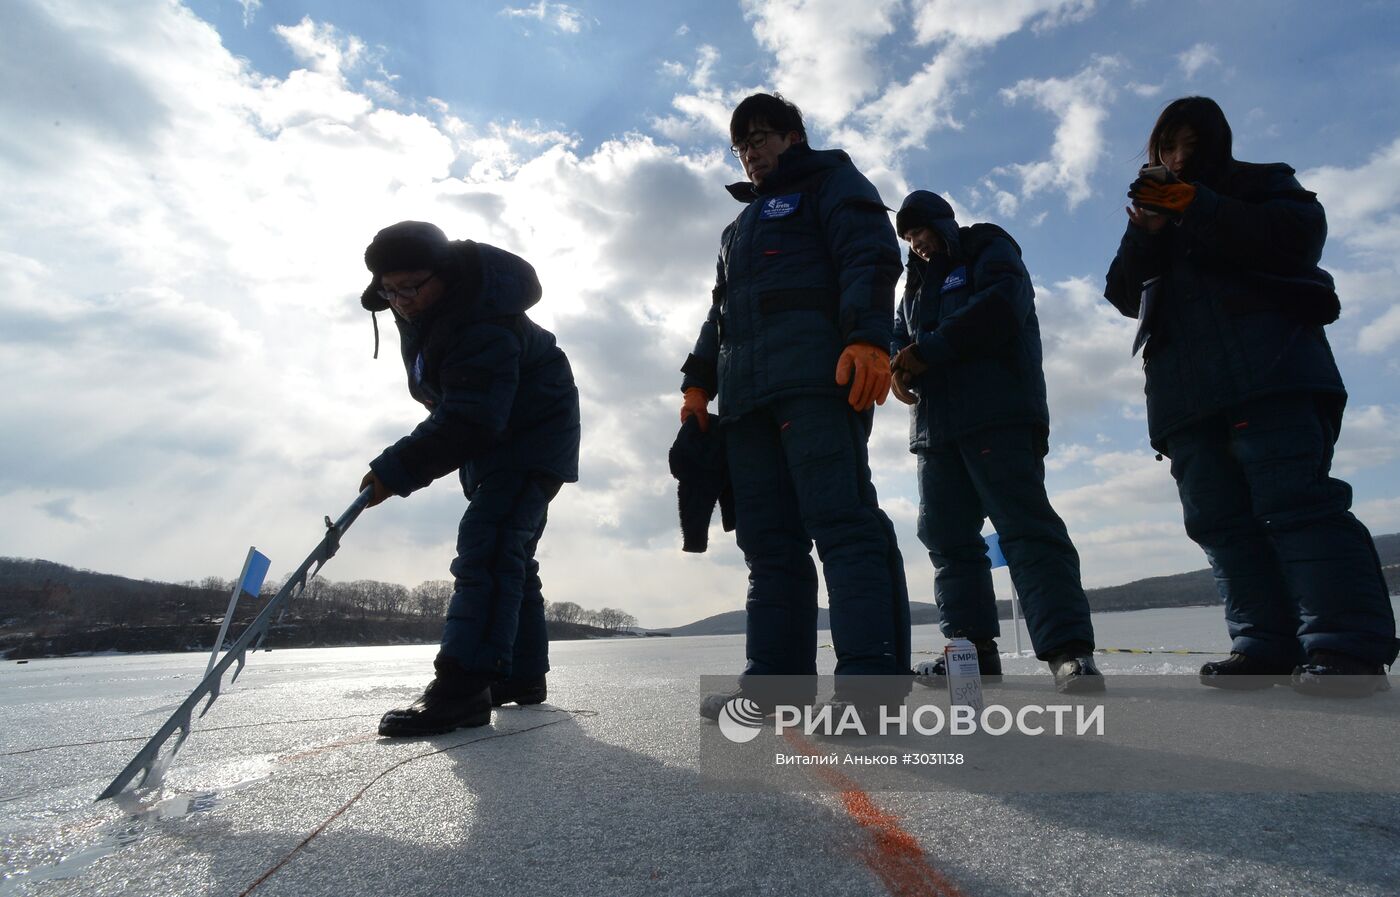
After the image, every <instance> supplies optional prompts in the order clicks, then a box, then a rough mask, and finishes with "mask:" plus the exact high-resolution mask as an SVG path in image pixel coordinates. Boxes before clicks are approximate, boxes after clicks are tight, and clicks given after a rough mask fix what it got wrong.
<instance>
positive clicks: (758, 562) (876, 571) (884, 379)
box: [681, 94, 909, 716]
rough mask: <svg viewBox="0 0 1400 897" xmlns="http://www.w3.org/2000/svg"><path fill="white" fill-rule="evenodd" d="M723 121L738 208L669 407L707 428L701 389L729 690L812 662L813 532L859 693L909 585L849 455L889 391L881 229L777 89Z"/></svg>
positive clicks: (887, 288)
mask: <svg viewBox="0 0 1400 897" xmlns="http://www.w3.org/2000/svg"><path fill="white" fill-rule="evenodd" d="M730 135H731V139H732V140H733V146H732V147H731V151H732V152H733V153H734V155H736V156H738V157H739V160H740V161H741V163H742V164H743V166H744V172H745V174H747V175H748V178H749V180H748V182H747V183H739V184H735V185H732V186H730V187H729V192H730V193H731V194H732V195H733V196H734V198H735V199H737V200H739V201H740V202H742V203H744V210H743V211H742V212H740V213H739V216H738V217H737V218H735V219H734V221H733V223H731V224H730V225H729V226H728V227H726V228H725V230H724V234H723V236H722V238H721V246H720V254H719V262H718V265H717V277H716V284H715V289H714V293H713V300H714V301H713V304H712V305H711V306H710V313H709V315H708V317H707V318H706V320H705V323H704V325H703V326H702V327H701V329H700V337H699V339H698V340H697V341H696V344H695V349H694V351H693V352H692V353H691V355H690V357H689V358H688V359H687V360H686V363H685V365H684V367H683V368H682V371H683V372H684V374H685V378H684V380H683V382H682V385H681V389H682V391H683V392H684V395H685V399H684V403H683V405H682V410H681V420H682V421H684V420H686V419H687V418H690V417H692V416H695V417H697V418H698V419H699V422H700V424H701V426H702V427H708V426H710V425H711V424H710V422H709V421H710V417H709V414H708V410H707V405H708V402H709V400H710V399H711V398H714V397H715V396H716V395H718V398H719V413H718V418H719V423H720V424H721V428H722V431H723V434H724V441H725V448H726V457H727V462H728V470H729V477H730V481H731V484H732V487H733V491H734V504H735V517H736V531H737V536H738V542H739V547H740V548H741V549H742V550H743V552H744V560H745V562H746V563H747V565H748V568H749V589H748V602H747V612H748V637H747V642H746V652H747V656H748V663H747V665H746V666H745V669H744V676H743V680H742V688H743V690H744V692H745V694H746V695H747V696H749V697H751V698H753V699H754V700H756V701H757V702H758V703H759V704H760V706H763V705H771V704H772V703H774V701H773V700H772V695H769V694H765V693H764V688H765V682H764V677H768V676H772V675H788V676H812V675H815V673H816V671H817V666H816V664H817V661H816V655H817V638H816V634H817V571H816V567H815V565H814V564H813V563H812V558H811V552H812V544H813V543H814V542H815V543H816V546H817V551H818V553H819V554H820V556H821V561H822V567H823V572H824V573H825V576H826V587H827V594H828V597H829V599H830V606H831V636H832V642H833V643H834V646H835V650H836V676H837V694H838V698H840V699H846V698H849V699H850V700H851V701H852V702H853V703H855V704H857V705H862V706H861V708H860V709H866V708H869V707H873V706H874V704H876V703H879V702H882V701H886V700H895V699H898V700H902V698H903V695H905V694H907V692H908V684H907V678H906V677H907V674H908V671H909V596H908V592H907V590H906V588H905V584H904V572H903V561H902V559H901V558H900V555H899V549H898V547H897V545H896V543H895V534H894V527H893V526H892V525H891V524H890V521H889V518H887V517H886V516H885V514H884V513H883V512H882V511H881V510H880V507H879V504H878V502H877V500H876V495H875V487H874V485H873V484H872V483H871V479H870V467H869V462H868V459H867V454H866V443H867V440H868V439H869V436H870V427H871V422H872V419H873V416H874V408H873V406H874V405H875V404H876V403H883V402H884V400H885V397H886V395H887V394H888V391H889V382H890V369H889V355H888V354H887V348H888V346H889V342H890V327H891V321H892V319H893V312H894V286H895V282H896V281H897V280H898V279H899V267H900V265H899V244H898V242H897V240H896V239H895V235H894V231H893V230H892V229H891V228H890V223H889V218H888V216H887V214H886V209H885V206H884V205H883V203H881V201H880V196H879V193H878V192H877V191H876V190H875V187H874V186H873V185H872V184H871V183H870V182H869V181H868V180H866V178H865V177H864V176H863V175H861V173H860V172H859V171H857V170H856V168H855V166H854V165H852V164H851V160H850V158H849V157H848V156H847V155H846V154H845V153H844V152H841V151H840V150H825V151H816V150H813V149H812V148H811V147H810V146H808V144H807V133H806V129H805V128H804V126H803V123H802V116H801V113H800V112H799V111H798V109H797V107H796V106H794V105H793V104H791V103H789V102H787V101H786V100H784V99H782V98H781V97H778V96H772V95H768V94H755V95H753V96H751V97H749V98H747V99H745V100H744V101H743V102H742V103H740V104H739V106H738V107H737V108H736V109H735V110H734V114H733V116H732V118H731V121H730ZM871 676H882V677H888V678H886V679H879V680H871V679H867V678H866V677H871ZM851 677H860V678H859V679H858V680H857V679H852V678H851ZM896 677H899V678H896ZM813 684H814V683H813ZM863 686H869V687H871V688H873V689H875V690H877V691H879V692H881V694H880V695H879V698H878V701H877V700H876V699H875V698H874V697H872V696H871V695H870V694H869V693H867V692H865V691H864V690H863ZM707 708H709V710H707ZM701 712H702V714H704V715H707V716H713V715H714V713H717V712H718V709H717V708H714V707H712V706H711V705H710V704H706V705H705V706H703V707H702V710H701Z"/></svg>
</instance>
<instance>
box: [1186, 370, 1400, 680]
mask: <svg viewBox="0 0 1400 897" xmlns="http://www.w3.org/2000/svg"><path fill="white" fill-rule="evenodd" d="M1337 435H1338V434H1337V432H1336V431H1335V427H1334V425H1333V423H1332V419H1331V418H1330V417H1329V416H1327V415H1325V414H1323V413H1321V411H1320V410H1319V408H1318V404H1317V402H1316V400H1315V399H1314V398H1313V396H1312V395H1310V394H1307V393H1293V394H1288V395H1282V396H1271V397H1268V398H1264V399H1257V400H1254V401H1250V402H1246V403H1244V404H1243V405H1240V406H1238V407H1236V408H1231V409H1228V410H1226V411H1225V412H1222V413H1220V414H1217V415H1214V416H1212V417H1210V418H1209V419H1207V420H1205V421H1202V422H1201V423H1198V424H1195V425H1192V426H1190V427H1188V428H1186V429H1184V430H1181V431H1180V432H1177V433H1174V434H1171V435H1169V436H1168V437H1167V440H1166V442H1167V450H1166V452H1165V454H1167V455H1168V456H1169V457H1170V458H1171V462H1172V476H1173V477H1174V478H1175V479H1176V484H1177V491H1178V492H1179V493H1180V495H1181V508H1182V512H1183V515H1184V517H1185V523H1186V533H1187V535H1189V536H1190V537H1191V538H1192V540H1194V541H1195V542H1196V544H1198V545H1200V546H1201V548H1203V549H1205V553H1206V557H1207V558H1208V559H1209V560H1210V566H1211V569H1212V571H1213V572H1214V574H1215V584H1216V587H1217V588H1218V589H1219V591H1220V596H1221V598H1223V599H1224V601H1225V625H1226V628H1227V630H1228V631H1229V633H1230V638H1231V639H1233V644H1232V646H1231V650H1232V651H1234V652H1237V653H1239V654H1245V655H1248V656H1250V657H1254V658H1258V659H1259V660H1262V661H1265V662H1274V663H1278V664H1280V665H1286V664H1292V663H1297V662H1300V661H1302V660H1303V659H1304V656H1305V654H1306V653H1308V652H1312V651H1333V652H1338V653H1342V654H1350V655H1352V656H1354V657H1358V658H1361V659H1362V660H1366V661H1370V662H1372V663H1385V664H1389V663H1393V662H1394V660H1395V657H1396V648H1397V642H1396V640H1395V613H1394V611H1393V609H1392V608H1391V605H1390V597H1389V594H1388V590H1387V588H1386V585H1385V578H1384V576H1383V575H1382V573H1381V569H1380V560H1379V558H1378V557H1377V555H1376V546H1375V543H1373V542H1372V541H1371V534H1370V533H1369V532H1368V531H1367V530H1366V527H1365V526H1363V525H1362V523H1361V521H1359V520H1357V519H1356V517H1355V516H1353V515H1352V513H1351V510H1350V508H1351V487H1350V486H1349V485H1347V484H1346V483H1345V482H1343V481H1341V480H1339V479H1336V478H1334V477H1332V476H1330V475H1329V473H1330V471H1331V467H1332V452H1333V448H1334V446H1335V444H1336V441H1337Z"/></svg>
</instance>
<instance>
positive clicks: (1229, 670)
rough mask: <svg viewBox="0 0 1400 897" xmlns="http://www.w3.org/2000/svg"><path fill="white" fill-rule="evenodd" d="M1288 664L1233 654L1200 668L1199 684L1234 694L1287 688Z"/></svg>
mask: <svg viewBox="0 0 1400 897" xmlns="http://www.w3.org/2000/svg"><path fill="white" fill-rule="evenodd" d="M1292 670H1293V664H1290V663H1270V662H1268V661H1264V660H1260V659H1258V658H1256V657H1250V656H1249V655H1248V654H1240V653H1239V652H1232V653H1231V654H1230V658H1229V659H1228V660H1213V661H1211V662H1210V663H1208V664H1205V665H1204V666H1202V667H1201V673H1200V677H1201V684H1202V685H1208V686H1210V687H1211V688H1229V689H1234V690H1236V691H1247V690H1251V689H1261V688H1271V687H1272V686H1275V685H1286V684H1287V683H1288V678H1287V677H1288V674H1289V673H1290V672H1291V671H1292Z"/></svg>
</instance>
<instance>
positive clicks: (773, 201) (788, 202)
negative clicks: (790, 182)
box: [758, 193, 802, 220]
mask: <svg viewBox="0 0 1400 897" xmlns="http://www.w3.org/2000/svg"><path fill="white" fill-rule="evenodd" d="M801 200H802V194H801V193H788V194H785V195H783V196H770V197H768V198H767V199H765V200H764V201H763V209H762V210H761V211H760V212H759V213H758V217H759V218H762V219H764V220H767V219H769V218H786V217H787V216H789V215H791V214H792V213H793V212H796V211H797V204H798V203H799V202H800V201H801Z"/></svg>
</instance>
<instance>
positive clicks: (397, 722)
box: [379, 660, 491, 738]
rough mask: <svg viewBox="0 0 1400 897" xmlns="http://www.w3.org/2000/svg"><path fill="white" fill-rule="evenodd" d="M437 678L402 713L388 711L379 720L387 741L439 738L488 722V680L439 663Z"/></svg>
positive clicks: (452, 665) (489, 694) (489, 716)
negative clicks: (428, 737) (389, 739)
mask: <svg viewBox="0 0 1400 897" xmlns="http://www.w3.org/2000/svg"><path fill="white" fill-rule="evenodd" d="M436 666H437V676H436V677H435V678H434V679H433V681H432V682H429V683H428V687H427V688H426V689H424V691H423V696H422V697H421V698H419V699H418V700H416V701H414V702H413V703H412V704H410V705H409V706H408V707H405V708H404V709H402V710H390V711H389V712H388V713H386V714H384V716H383V718H382V719H380V720H379V734H380V735H383V736H385V737H387V738H413V737H417V736H422V735H440V734H442V733H443V732H451V731H452V730H453V729H468V728H472V727H474V726H484V725H486V724H487V723H489V722H491V680H490V678H489V677H487V676H484V675H481V674H477V673H468V672H466V671H465V670H463V669H462V668H461V667H458V666H457V665H456V664H455V663H451V662H450V661H448V662H444V661H441V660H439V661H438V662H437V664H436Z"/></svg>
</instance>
